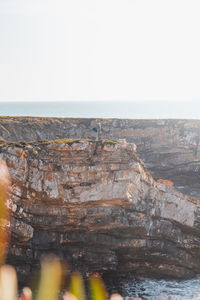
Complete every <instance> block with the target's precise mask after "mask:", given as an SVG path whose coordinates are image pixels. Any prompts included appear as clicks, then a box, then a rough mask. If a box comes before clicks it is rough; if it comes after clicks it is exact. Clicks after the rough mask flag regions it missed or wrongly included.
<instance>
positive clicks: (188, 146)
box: [0, 117, 200, 199]
mask: <svg viewBox="0 0 200 300" xmlns="http://www.w3.org/2000/svg"><path fill="white" fill-rule="evenodd" d="M97 122H100V123H101V138H112V139H124V138H125V139H126V140H127V141H128V142H131V143H135V144H136V145H137V153H138V154H139V156H140V157H141V159H142V160H143V161H144V163H145V164H146V166H147V168H148V170H149V171H150V172H151V174H152V176H153V177H154V178H155V179H160V178H161V179H169V180H171V181H173V182H174V184H175V187H176V188H178V189H179V190H180V191H182V192H184V193H186V194H189V195H191V196H194V197H197V198H199V199H200V184H199V182H200V143H199V139H200V120H125V119H124V120H122V119H98V120H97V119H67V118H63V119H61V118H60V119H59V118H31V117H27V118H22V117H21V118H20V117H18V118H17V117H12V118H11V117H10V118H9V117H0V139H2V140H3V139H4V140H6V141H12V142H13V141H14V142H18V141H38V140H52V139H57V138H73V139H74V138H95V136H96V133H95V132H94V130H92V129H93V128H95V127H96V123H97Z"/></svg>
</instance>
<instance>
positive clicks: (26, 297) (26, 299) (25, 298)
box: [18, 286, 33, 300]
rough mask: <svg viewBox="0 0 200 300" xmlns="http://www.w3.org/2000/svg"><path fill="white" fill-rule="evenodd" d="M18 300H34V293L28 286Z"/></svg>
mask: <svg viewBox="0 0 200 300" xmlns="http://www.w3.org/2000/svg"><path fill="white" fill-rule="evenodd" d="M18 300H33V297H32V291H31V289H30V288H29V287H28V286H25V287H24V288H23V290H22V293H21V295H20V297H19V299H18Z"/></svg>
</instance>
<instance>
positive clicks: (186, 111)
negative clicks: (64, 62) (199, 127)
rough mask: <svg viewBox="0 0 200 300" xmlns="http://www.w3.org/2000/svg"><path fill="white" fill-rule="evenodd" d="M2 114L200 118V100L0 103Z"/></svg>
mask: <svg viewBox="0 0 200 300" xmlns="http://www.w3.org/2000/svg"><path fill="white" fill-rule="evenodd" d="M0 116H40V117H66V118H68V117H72V118H128V119H164V118H175V119H178V118H181V119H199V118H200V104H199V102H197V101H193V102H192V101H191V102H180V101H174V102H172V101H169V102H168V101H132V102H131V101H96V102H92V101H66V102H59V101H55V102H42V101H41V102H29V101H26V102H0Z"/></svg>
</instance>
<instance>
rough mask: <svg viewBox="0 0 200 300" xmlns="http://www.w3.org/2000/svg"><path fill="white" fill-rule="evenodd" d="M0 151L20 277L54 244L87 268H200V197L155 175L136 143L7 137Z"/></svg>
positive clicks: (142, 271)
mask: <svg viewBox="0 0 200 300" xmlns="http://www.w3.org/2000/svg"><path fill="white" fill-rule="evenodd" d="M0 158H1V159H3V160H4V161H5V162H6V163H7V165H8V167H9V171H10V174H11V179H12V197H11V201H10V207H11V210H12V215H13V222H12V239H11V246H10V250H9V255H8V263H11V264H13V265H15V266H16V269H17V272H18V274H19V276H20V278H21V281H22V282H26V281H27V279H28V278H29V276H30V274H31V273H32V272H33V270H34V269H35V268H36V266H38V265H39V260H40V258H41V256H42V255H43V254H45V253H48V252H53V253H55V254H57V255H58V256H60V257H61V258H63V259H64V260H66V261H67V262H68V263H69V265H70V267H71V269H76V270H77V269H78V270H80V271H82V272H84V273H85V272H90V271H99V272H101V273H104V274H106V273H107V272H111V271H113V272H115V274H126V273H128V272H132V273H133V274H135V275H138V276H140V275H142V276H156V277H173V278H189V277H192V276H194V275H195V274H196V273H200V210H199V201H198V200H197V199H195V198H192V197H190V196H187V195H184V194H182V193H181V192H179V191H177V190H176V189H174V188H173V187H171V186H169V185H165V184H164V182H156V181H155V180H154V179H153V177H152V176H151V174H150V173H149V172H148V171H147V169H146V168H145V166H144V164H143V163H142V161H141V160H140V159H139V157H138V155H137V154H136V147H135V145H134V144H132V143H126V142H124V141H120V140H119V141H112V140H99V141H94V140H89V139H75V140H70V139H62V140H54V141H43V142H39V141H38V142H32V143H28V142H22V143H13V142H10V143H8V142H2V143H1V145H0Z"/></svg>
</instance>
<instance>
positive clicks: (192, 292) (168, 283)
mask: <svg viewBox="0 0 200 300" xmlns="http://www.w3.org/2000/svg"><path fill="white" fill-rule="evenodd" d="M122 291H123V294H124V295H125V298H126V299H128V297H130V296H133V295H136V296H138V297H139V296H140V297H142V299H144V300H200V276H197V277H195V278H194V279H190V280H181V281H176V280H156V279H143V280H127V282H125V283H123V284H122Z"/></svg>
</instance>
